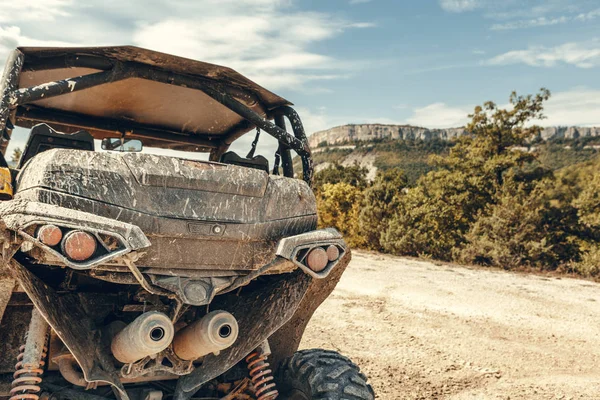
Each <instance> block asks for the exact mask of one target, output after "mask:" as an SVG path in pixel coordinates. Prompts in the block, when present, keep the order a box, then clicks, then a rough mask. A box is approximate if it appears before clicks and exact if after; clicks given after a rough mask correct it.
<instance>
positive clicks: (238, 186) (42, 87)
mask: <svg viewBox="0 0 600 400" xmlns="http://www.w3.org/2000/svg"><path fill="white" fill-rule="evenodd" d="M0 87H1V93H2V97H1V98H0V130H1V131H2V138H1V141H0V150H1V154H4V153H5V152H6V147H7V145H8V142H9V140H10V138H11V134H12V131H13V129H14V128H15V127H16V126H20V127H22V128H27V129H30V134H29V137H28V140H27V144H26V147H25V149H24V151H23V154H22V157H21V160H20V161H19V163H18V165H16V166H14V168H13V167H12V166H11V168H9V166H8V165H7V163H6V161H5V159H4V157H3V156H0V198H1V200H0V241H1V249H2V263H0V320H1V324H0V355H1V357H0V398H10V399H11V400H12V399H15V400H16V399H34V400H35V399H38V398H41V397H43V398H52V399H90V400H92V399H115V398H116V399H140V400H146V399H147V400H154V399H156V400H159V399H192V398H194V399H206V400H208V399H227V400H233V399H258V400H270V399H275V398H280V399H297V400H310V399H332V400H334V399H354V400H369V399H374V394H373V391H372V389H371V387H370V386H369V385H368V384H367V378H366V377H365V376H364V375H363V374H361V373H360V372H359V369H358V367H357V366H356V365H354V364H353V363H352V362H351V361H350V360H349V359H347V358H345V357H343V356H341V355H340V354H338V353H336V352H332V351H327V350H303V351H297V350H298V347H299V344H300V340H301V338H302V335H303V332H304V329H305V327H306V325H307V323H308V322H309V320H310V318H311V316H312V314H313V313H314V311H315V310H316V308H317V307H318V306H319V305H320V304H321V303H322V302H323V301H324V300H325V298H326V297H327V296H328V295H329V294H330V293H331V291H332V290H333V288H334V287H335V285H336V283H337V282H338V280H339V279H340V276H341V274H342V273H343V271H344V270H345V268H346V266H347V265H348V262H349V261H350V250H349V249H348V248H347V246H346V244H345V242H344V240H343V239H342V237H341V236H340V234H339V233H338V232H337V231H335V230H334V229H321V230H317V229H316V228H317V227H316V225H317V212H316V202H315V197H314V195H313V193H312V191H311V189H310V182H311V178H312V173H313V168H312V159H311V154H310V149H309V148H308V143H307V140H306V136H305V134H304V130H303V128H302V123H301V121H300V118H299V117H298V115H297V114H296V112H295V111H294V110H293V109H292V108H291V107H290V105H291V104H290V103H289V102H288V101H287V100H285V99H283V98H281V97H279V96H277V95H275V94H273V93H271V92H269V91H267V90H266V89H264V88H262V87H260V86H259V85H257V84H256V83H254V82H252V81H250V80H248V79H247V78H245V77H243V76H242V75H240V74H238V73H237V72H235V71H233V70H231V69H229V68H224V67H221V66H217V65H212V64H207V63H203V62H198V61H192V60H188V59H183V58H179V57H174V56H170V55H166V54H162V53H157V52H152V51H148V50H144V49H139V48H134V47H102V48H19V49H17V50H15V51H14V52H13V53H12V55H11V56H10V57H9V60H8V63H7V66H6V69H5V72H4V75H3V77H2V81H1V82H0ZM287 127H289V129H290V132H291V133H289V132H288V130H287V129H288V128H287ZM254 130H256V138H255V140H254V142H253V144H252V147H251V149H250V152H249V153H248V155H246V156H243V155H239V154H236V153H235V152H233V151H230V150H229V147H230V145H231V144H232V143H233V142H234V141H235V140H236V139H238V138H240V137H242V136H243V135H244V134H245V133H248V132H254ZM260 132H265V133H266V134H268V135H270V136H272V137H274V138H276V139H277V141H278V148H277V149H276V152H275V155H274V160H275V161H274V165H272V166H270V165H269V160H268V159H267V158H265V157H263V156H261V155H255V151H256V143H257V141H258V140H259V134H260ZM142 146H145V147H149V148H155V149H168V150H178V151H185V152H188V156H187V157H191V158H197V157H196V154H198V153H207V154H208V159H209V161H198V160H195V159H189V158H177V157H172V156H166V155H155V154H149V153H147V152H139V151H140V150H142ZM292 152H294V153H295V154H297V156H298V157H299V159H300V160H301V164H302V171H294V165H293V162H292ZM154 153H158V154H160V150H159V151H154ZM163 153H164V152H163ZM1 154H0V155H1ZM295 176H298V177H301V179H300V178H295ZM15 364H16V365H15ZM3 396H5V397H3Z"/></svg>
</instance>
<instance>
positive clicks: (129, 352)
mask: <svg viewBox="0 0 600 400" xmlns="http://www.w3.org/2000/svg"><path fill="white" fill-rule="evenodd" d="M174 335H175V328H174V327H173V323H172V322H171V320H170V319H169V317H167V316H166V315H165V314H163V313H160V312H158V311H150V312H147V313H144V314H142V315H140V316H139V317H137V318H136V319H135V320H134V321H133V322H131V323H130V324H129V325H127V326H126V327H125V328H123V329H122V330H121V331H120V332H119V333H117V334H116V335H115V336H114V338H113V339H112V342H111V346H110V348H111V351H112V354H113V356H114V357H115V358H116V359H117V360H119V361H120V362H122V363H124V364H130V363H133V362H136V361H138V360H141V359H142V358H144V357H147V356H150V355H153V354H157V353H160V352H161V351H163V350H164V349H166V348H167V347H169V345H170V344H171V342H172V341H173V336H174Z"/></svg>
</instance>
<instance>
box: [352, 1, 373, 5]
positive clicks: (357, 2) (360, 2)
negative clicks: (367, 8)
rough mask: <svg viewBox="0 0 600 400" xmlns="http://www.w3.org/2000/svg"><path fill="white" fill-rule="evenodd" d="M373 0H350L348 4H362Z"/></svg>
mask: <svg viewBox="0 0 600 400" xmlns="http://www.w3.org/2000/svg"><path fill="white" fill-rule="evenodd" d="M371 1H373V0H350V4H352V5H354V4H364V3H370V2H371Z"/></svg>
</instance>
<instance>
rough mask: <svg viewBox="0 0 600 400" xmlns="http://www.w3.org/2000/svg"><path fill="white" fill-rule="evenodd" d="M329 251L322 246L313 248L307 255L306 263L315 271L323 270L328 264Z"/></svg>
mask: <svg viewBox="0 0 600 400" xmlns="http://www.w3.org/2000/svg"><path fill="white" fill-rule="evenodd" d="M327 262H328V258H327V252H326V251H325V249H323V248H321V247H317V248H315V249H312V250H311V251H310V253H308V256H307V257H306V265H308V268H310V269H312V270H313V271H315V272H321V271H323V270H324V269H325V267H326V266H327Z"/></svg>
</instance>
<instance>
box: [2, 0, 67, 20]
mask: <svg viewBox="0 0 600 400" xmlns="http://www.w3.org/2000/svg"><path fill="white" fill-rule="evenodd" d="M72 4H73V0H18V1H10V0H7V1H0V7H1V9H2V12H1V13H0V22H7V23H14V22H15V21H20V20H24V19H27V20H29V21H44V22H49V21H54V20H56V18H57V17H66V16H69V15H70V13H69V11H68V8H69V6H71V5H72Z"/></svg>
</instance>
